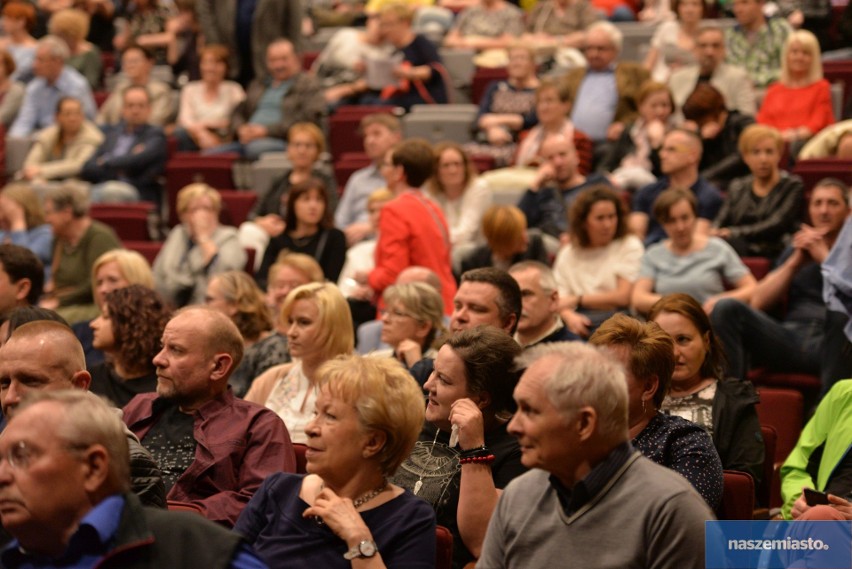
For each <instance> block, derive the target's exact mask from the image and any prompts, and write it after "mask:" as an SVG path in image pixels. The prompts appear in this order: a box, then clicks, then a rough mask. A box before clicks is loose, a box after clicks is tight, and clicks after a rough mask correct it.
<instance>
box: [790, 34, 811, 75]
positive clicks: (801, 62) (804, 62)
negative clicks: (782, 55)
mask: <svg viewBox="0 0 852 569" xmlns="http://www.w3.org/2000/svg"><path fill="white" fill-rule="evenodd" d="M813 62H814V54H813V52H811V50H809V49H808V48H806V47H805V46H804V45H802V43H801V42H797V41H794V42H793V43H791V44H790V49H788V50H787V70H788V71H789V72H790V75H791V76H792V77H795V78H802V77H807V76H808V74H809V73H810V72H811V65H813Z"/></svg>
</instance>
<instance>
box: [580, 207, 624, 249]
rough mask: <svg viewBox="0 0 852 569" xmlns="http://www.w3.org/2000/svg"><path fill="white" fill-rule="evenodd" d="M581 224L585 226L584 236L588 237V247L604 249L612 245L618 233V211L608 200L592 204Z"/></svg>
mask: <svg viewBox="0 0 852 569" xmlns="http://www.w3.org/2000/svg"><path fill="white" fill-rule="evenodd" d="M583 223H584V224H585V226H586V234H587V235H588V236H589V245H590V246H591V247H606V246H607V245H609V244H610V243H612V240H613V239H615V233H616V231H618V211H617V210H616V208H615V204H614V203H612V202H611V201H609V200H601V201H599V202H595V203H593V204H592V207H591V209H589V215H588V216H586V221H584V222H583Z"/></svg>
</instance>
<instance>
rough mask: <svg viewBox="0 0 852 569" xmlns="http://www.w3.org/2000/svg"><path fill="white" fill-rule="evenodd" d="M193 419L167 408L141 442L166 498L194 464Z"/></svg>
mask: <svg viewBox="0 0 852 569" xmlns="http://www.w3.org/2000/svg"><path fill="white" fill-rule="evenodd" d="M194 427H195V417H194V416H192V415H190V414H189V413H182V412H181V411H180V409H178V406H177V405H176V404H174V405H168V406H167V407H166V409H165V410H164V411H163V413H162V414H161V415H160V417H159V418H158V419H157V421H156V422H155V423H154V424H153V425H152V426H151V430H149V431H148V433H147V434H146V435H145V438H144V439H142V442H143V444H144V445H145V448H147V449H148V450H149V451H151V455H152V456H153V457H154V459H155V460H156V461H157V464H159V465H160V470H161V471H162V472H163V483H164V484H165V486H166V494H168V493H169V492H170V491H171V489H172V486H174V485H175V482H177V479H178V478H180V477H181V475H183V473H184V471H185V470H186V469H187V468H189V467H190V465H191V464H192V463H193V462H194V461H195V445H196V441H195V436H194Z"/></svg>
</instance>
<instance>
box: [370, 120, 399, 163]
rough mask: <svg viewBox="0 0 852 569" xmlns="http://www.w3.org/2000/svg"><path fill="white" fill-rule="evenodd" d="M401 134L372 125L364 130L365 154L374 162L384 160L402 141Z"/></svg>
mask: <svg viewBox="0 0 852 569" xmlns="http://www.w3.org/2000/svg"><path fill="white" fill-rule="evenodd" d="M400 138H401V137H400V133H398V132H394V131H392V130H391V129H389V128H387V127H386V126H384V125H381V124H371V125H367V127H366V128H364V152H365V153H366V154H367V156H368V157H369V158H370V160H373V161H374V162H375V161H377V160H381V159H382V158H384V156H385V153H387V151H388V150H390V149H391V148H392V147H393V145H394V144H396V143H397V142H399V141H400Z"/></svg>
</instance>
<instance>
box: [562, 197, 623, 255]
mask: <svg viewBox="0 0 852 569" xmlns="http://www.w3.org/2000/svg"><path fill="white" fill-rule="evenodd" d="M604 201H606V202H610V203H612V204H613V205H614V206H615V214H616V215H617V216H618V225H617V226H616V228H615V237H613V240H615V239H621V238H622V237H624V236H625V235H627V211H626V209H625V207H624V202H623V201H622V200H621V197H620V196H619V195H618V194H617V193H615V190H613V189H612V188H610V187H609V186H604V185H603V184H597V185H595V186H592V187H590V188H588V189H586V190H583V191H582V192H580V195H578V196H577V198H576V199H575V200H574V203H573V204H571V210H570V211H569V212H568V222H569V224H570V226H571V236H572V237H573V238H574V239H575V240H576V242H577V244H578V245H579V246H580V247H588V246H589V245H591V240H590V239H589V232H588V231H586V220H587V219H588V217H589V213H591V211H592V207H593V206H594V205H595V204H596V203H598V202H604Z"/></svg>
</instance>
